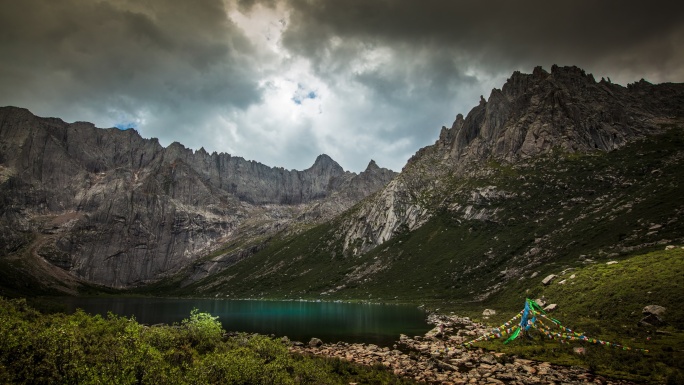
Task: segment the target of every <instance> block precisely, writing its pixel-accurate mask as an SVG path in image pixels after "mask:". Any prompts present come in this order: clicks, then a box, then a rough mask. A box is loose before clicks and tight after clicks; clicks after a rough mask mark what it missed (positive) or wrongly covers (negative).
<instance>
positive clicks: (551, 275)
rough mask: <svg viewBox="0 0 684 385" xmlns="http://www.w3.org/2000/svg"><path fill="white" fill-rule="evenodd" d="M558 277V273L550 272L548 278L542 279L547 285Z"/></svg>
mask: <svg viewBox="0 0 684 385" xmlns="http://www.w3.org/2000/svg"><path fill="white" fill-rule="evenodd" d="M556 277H557V275H556V274H549V275H547V276H546V278H544V279H542V284H543V285H545V286H546V285H548V284H550V283H551V281H553V280H554V279H555V278H556Z"/></svg>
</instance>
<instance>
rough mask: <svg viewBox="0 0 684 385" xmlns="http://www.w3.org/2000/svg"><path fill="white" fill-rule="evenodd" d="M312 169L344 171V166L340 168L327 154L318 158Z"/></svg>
mask: <svg viewBox="0 0 684 385" xmlns="http://www.w3.org/2000/svg"><path fill="white" fill-rule="evenodd" d="M311 168H316V169H327V168H335V169H339V170H340V171H344V170H343V169H342V166H340V165H339V164H338V163H337V162H335V161H334V160H333V158H331V157H329V156H328V155H326V154H321V155H319V156H318V157H316V161H315V162H314V164H313V166H311Z"/></svg>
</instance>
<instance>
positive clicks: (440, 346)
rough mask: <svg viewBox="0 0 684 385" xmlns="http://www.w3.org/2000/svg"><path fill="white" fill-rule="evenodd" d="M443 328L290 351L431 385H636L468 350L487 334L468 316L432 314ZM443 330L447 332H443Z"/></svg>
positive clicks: (294, 347) (576, 369) (298, 346)
mask: <svg viewBox="0 0 684 385" xmlns="http://www.w3.org/2000/svg"><path fill="white" fill-rule="evenodd" d="M428 321H429V322H430V323H432V324H436V325H438V326H437V327H435V328H434V329H432V330H430V331H429V332H427V333H426V334H425V335H424V336H415V337H413V338H410V337H408V336H405V335H401V336H400V338H399V341H397V343H396V344H395V345H394V346H393V347H392V348H389V347H379V346H376V345H372V344H349V343H345V342H338V343H334V344H328V343H324V344H322V345H318V344H308V345H305V344H301V343H295V344H292V345H291V346H290V351H291V352H294V353H299V354H310V355H316V356H324V357H335V358H340V359H343V360H347V361H351V362H354V363H358V364H362V365H384V366H385V367H387V368H388V369H389V370H391V371H393V372H394V374H395V375H398V376H404V377H410V378H413V379H414V380H416V381H420V382H425V383H429V384H467V383H473V384H553V383H563V384H586V383H595V384H631V383H630V382H627V381H622V380H611V379H606V378H604V377H601V376H597V375H594V374H591V373H589V371H588V370H586V369H584V368H580V367H564V366H558V365H552V364H550V363H548V362H538V361H532V360H524V359H520V358H516V357H509V356H506V355H504V354H503V353H491V352H487V351H485V350H483V349H467V348H464V347H463V346H462V344H463V343H464V342H467V341H470V340H471V339H473V338H475V337H477V336H479V335H482V334H484V333H486V332H487V328H486V327H485V326H484V325H482V324H479V323H476V322H473V321H471V320H470V319H469V318H467V317H458V316H437V315H431V316H430V317H429V319H428ZM440 325H441V326H442V327H441V329H443V332H440Z"/></svg>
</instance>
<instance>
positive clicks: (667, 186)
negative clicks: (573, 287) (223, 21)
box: [0, 66, 684, 302]
mask: <svg viewBox="0 0 684 385" xmlns="http://www.w3.org/2000/svg"><path fill="white" fill-rule="evenodd" d="M683 133H684V85H682V84H657V85H654V84H650V83H648V82H647V81H645V80H641V81H639V82H636V83H633V84H629V85H628V86H626V87H624V86H621V85H618V84H613V83H611V82H610V81H606V80H604V79H601V80H600V81H596V79H594V77H593V76H592V75H591V74H587V73H585V71H583V70H582V69H579V68H577V67H559V66H553V67H552V68H551V71H550V72H547V71H545V70H544V69H542V68H541V67H537V68H535V69H534V71H533V72H532V73H531V74H523V73H520V72H515V73H513V74H512V76H511V77H510V78H509V79H508V80H507V81H506V83H505V84H504V85H503V87H502V88H501V89H500V90H499V89H494V90H492V92H491V94H490V95H489V97H488V98H487V99H485V98H484V97H481V100H480V102H479V105H477V106H476V107H474V108H473V109H472V110H471V111H470V112H469V113H468V114H467V115H466V116H465V117H464V116H463V115H462V114H458V115H457V116H456V119H455V121H454V123H453V124H452V126H451V127H442V130H441V133H440V135H439V137H438V138H435V139H436V141H435V143H434V144H433V145H430V146H427V147H425V148H423V149H420V150H419V151H418V152H417V153H416V154H415V155H414V156H413V157H412V158H411V159H410V160H409V161H408V163H407V164H406V166H405V167H404V168H403V170H402V171H401V172H400V173H398V174H397V173H395V172H393V171H391V170H388V169H384V168H380V167H378V166H377V165H376V164H375V162H374V161H370V163H369V165H368V167H367V169H366V170H365V171H364V172H362V173H360V174H354V173H350V172H346V171H344V170H343V169H342V167H340V166H339V165H338V164H337V163H336V162H335V161H334V160H332V159H331V158H329V157H328V156H326V155H321V156H319V157H318V158H317V159H316V161H315V162H314V164H313V165H312V166H311V167H310V168H309V169H306V170H303V171H296V170H285V169H283V168H273V167H268V166H265V165H262V164H260V163H257V162H254V161H247V160H245V159H243V158H240V157H234V156H231V155H229V154H223V153H221V154H217V153H212V154H209V153H207V152H206V151H204V150H203V149H200V150H198V151H192V150H190V149H186V148H185V147H184V146H183V145H181V144H179V143H173V144H171V145H170V146H168V147H163V146H161V145H160V144H159V143H158V141H157V140H156V139H144V138H142V137H141V136H140V135H139V134H138V133H137V132H136V131H135V130H132V129H129V130H123V131H122V130H118V129H115V128H110V129H100V128H96V127H94V126H93V125H92V124H90V123H85V122H76V123H71V124H69V123H65V122H63V121H62V120H60V119H57V118H40V117H36V116H34V115H33V114H31V113H30V112H29V111H28V110H25V109H22V108H15V107H4V108H0V196H1V198H0V212H1V213H2V214H1V215H0V245H1V247H0V264H2V266H0V268H2V269H1V270H2V271H3V273H0V287H1V288H2V291H3V292H5V293H10V294H11V293H23V292H31V293H55V292H62V293H68V294H77V293H82V292H84V291H86V290H90V289H91V288H93V287H97V288H98V290H99V289H106V288H116V289H127V290H135V291H138V292H143V293H154V294H172V295H202V296H220V297H238V298H319V299H320V298H323V299H327V298H329V299H371V300H374V301H376V300H377V301H402V300H407V301H414V300H421V301H422V300H435V301H466V302H467V301H487V300H491V299H492V298H496V296H497V295H500V294H501V293H502V292H504V291H507V290H514V291H517V292H521V291H523V290H524V288H525V287H526V286H528V284H529V282H530V280H532V279H539V278H537V277H540V276H541V275H545V274H549V273H552V272H556V273H557V272H559V271H560V270H563V269H568V268H573V267H576V266H582V265H585V264H587V263H595V262H597V261H603V260H608V259H614V258H621V257H625V256H628V255H633V254H635V253H641V252H646V251H648V250H651V249H654V248H661V247H664V246H663V245H667V244H670V243H677V242H679V243H684V224H683V223H681V222H680V221H679V219H678V218H680V217H681V216H682V214H683V213H684V201H682V199H681V197H682V196H684V191H683V188H682V186H681V182H680V181H681V180H684V179H683V178H682V177H684V171H682V170H684V167H683V166H684V165H683V164H682V162H683V160H684V146H683V136H682V135H683Z"/></svg>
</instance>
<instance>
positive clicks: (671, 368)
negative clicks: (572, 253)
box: [471, 248, 684, 383]
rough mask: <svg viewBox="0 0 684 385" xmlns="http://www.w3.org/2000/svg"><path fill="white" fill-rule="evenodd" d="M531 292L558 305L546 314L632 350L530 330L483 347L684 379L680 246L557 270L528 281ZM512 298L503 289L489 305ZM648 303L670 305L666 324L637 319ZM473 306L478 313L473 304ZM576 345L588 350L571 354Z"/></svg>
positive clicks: (641, 377)
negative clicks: (564, 340)
mask: <svg viewBox="0 0 684 385" xmlns="http://www.w3.org/2000/svg"><path fill="white" fill-rule="evenodd" d="M563 281H565V282H564V283H562V284H561V283H560V282H563ZM528 295H529V296H530V297H531V298H540V297H542V296H543V297H545V298H546V300H547V302H548V303H555V304H557V305H558V308H557V310H555V311H553V312H552V313H550V316H552V317H554V318H555V319H557V320H559V321H560V322H562V324H563V325H564V326H565V327H568V328H571V329H573V330H574V331H577V332H582V333H585V335H586V336H588V337H590V338H597V339H601V340H604V341H608V342H614V343H618V344H620V345H624V346H629V347H631V348H633V350H627V351H626V350H622V349H616V348H611V347H607V346H602V345H596V344H589V343H586V342H579V341H572V342H571V343H569V344H560V343H559V342H558V341H555V340H548V339H545V338H544V337H543V336H541V335H540V334H539V333H536V334H535V333H533V334H532V337H533V339H524V338H521V339H518V340H516V341H514V342H513V343H511V344H509V345H504V344H503V343H502V341H493V342H486V343H482V344H479V345H480V346H483V347H485V348H488V349H493V350H498V351H503V352H507V353H510V354H516V355H518V356H522V357H527V358H533V359H539V360H550V361H553V362H556V363H562V364H567V365H582V366H585V367H589V368H591V369H593V370H596V371H597V372H599V373H602V374H605V375H609V376H612V377H621V378H628V379H632V380H638V381H648V382H667V383H681V381H684V307H682V303H683V302H684V249H682V248H675V249H672V250H668V251H665V250H660V251H654V252H650V253H646V254H642V255H637V256H634V257H629V258H625V259H621V260H620V261H619V262H618V263H617V264H610V265H607V264H605V263H596V264H590V265H587V266H583V267H579V268H577V269H574V270H572V271H567V272H565V273H564V274H562V275H560V276H559V277H558V278H556V280H555V281H553V282H552V283H551V284H550V285H548V286H544V285H542V284H541V283H537V284H535V285H531V286H530V287H529V293H528ZM510 303H516V301H515V300H514V296H511V297H510V298H505V297H504V296H500V298H498V299H497V300H495V301H491V302H490V303H489V304H488V305H489V306H490V307H494V308H497V309H501V308H510ZM517 305H518V308H517V309H516V310H517V311H519V310H521V309H522V308H523V306H524V299H521V298H517ZM647 305H660V306H664V307H665V308H666V309H667V310H666V311H665V313H664V315H663V316H662V319H663V321H664V324H662V325H657V326H656V325H645V324H640V323H639V321H640V320H641V319H642V317H644V315H643V314H642V310H643V308H644V307H645V306H647ZM481 309H482V308H481V307H480V308H479V309H477V310H479V311H481ZM471 312H472V313H473V315H474V316H476V317H477V312H476V310H475V308H472V309H471ZM514 314H515V311H503V312H499V313H497V315H496V316H494V317H492V319H490V320H489V322H490V323H492V324H496V325H497V326H498V325H499V324H500V323H503V322H505V321H507V320H508V319H510V318H511V317H513V315H514ZM577 346H583V347H585V348H586V352H587V353H586V355H576V354H573V352H572V348H573V347H577ZM637 349H647V350H648V352H646V353H645V352H642V351H638V350H637Z"/></svg>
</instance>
